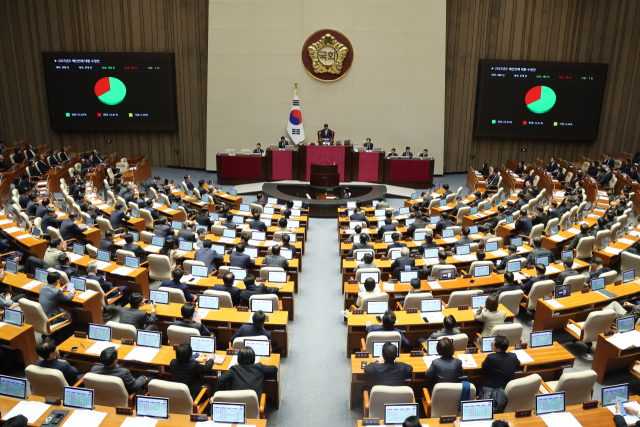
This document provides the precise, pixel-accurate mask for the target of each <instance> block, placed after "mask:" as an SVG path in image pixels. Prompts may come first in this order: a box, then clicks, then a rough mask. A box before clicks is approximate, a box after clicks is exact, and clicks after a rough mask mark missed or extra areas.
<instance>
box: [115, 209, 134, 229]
mask: <svg viewBox="0 0 640 427" xmlns="http://www.w3.org/2000/svg"><path fill="white" fill-rule="evenodd" d="M130 219H131V217H130V216H129V215H125V214H124V212H122V211H121V210H117V209H116V210H113V211H111V219H110V222H111V227H112V228H113V229H114V230H117V229H118V228H122V227H124V223H125V221H128V220H130Z"/></svg>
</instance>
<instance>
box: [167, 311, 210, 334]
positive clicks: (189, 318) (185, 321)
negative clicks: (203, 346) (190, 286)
mask: <svg viewBox="0 0 640 427" xmlns="http://www.w3.org/2000/svg"><path fill="white" fill-rule="evenodd" d="M195 312H196V306H195V305H193V304H192V303H190V302H188V303H185V304H183V305H182V308H180V314H182V320H178V319H175V320H174V321H173V324H174V325H176V326H182V327H183V328H192V329H195V330H196V331H198V332H200V336H201V337H210V336H211V335H215V334H212V333H211V332H210V331H209V330H208V329H207V327H206V326H204V325H203V324H202V320H201V319H200V314H199V313H198V314H196V316H195V317H194V313H195Z"/></svg>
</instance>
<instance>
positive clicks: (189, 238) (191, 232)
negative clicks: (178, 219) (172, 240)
mask: <svg viewBox="0 0 640 427" xmlns="http://www.w3.org/2000/svg"><path fill="white" fill-rule="evenodd" d="M195 230H196V223H195V222H193V221H185V222H184V228H183V229H182V230H180V231H178V239H182V240H184V241H186V242H193V243H195V241H196V233H195Z"/></svg>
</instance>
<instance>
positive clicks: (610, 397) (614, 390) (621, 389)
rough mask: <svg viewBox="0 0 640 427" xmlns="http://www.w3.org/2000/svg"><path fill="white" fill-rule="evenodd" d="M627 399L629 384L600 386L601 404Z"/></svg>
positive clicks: (625, 400) (605, 404) (623, 401)
mask: <svg viewBox="0 0 640 427" xmlns="http://www.w3.org/2000/svg"><path fill="white" fill-rule="evenodd" d="M618 400H619V401H621V402H622V403H626V402H628V401H629V384H618V385H612V386H609V387H602V399H601V401H602V406H609V405H615V404H616V401H618Z"/></svg>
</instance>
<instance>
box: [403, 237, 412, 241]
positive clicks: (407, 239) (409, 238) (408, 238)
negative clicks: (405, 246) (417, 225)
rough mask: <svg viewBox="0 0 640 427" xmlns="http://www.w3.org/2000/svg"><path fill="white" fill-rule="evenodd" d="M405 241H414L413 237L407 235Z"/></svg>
mask: <svg viewBox="0 0 640 427" xmlns="http://www.w3.org/2000/svg"><path fill="white" fill-rule="evenodd" d="M404 241H405V242H411V241H412V239H411V237H407V238H406V239H404Z"/></svg>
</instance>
